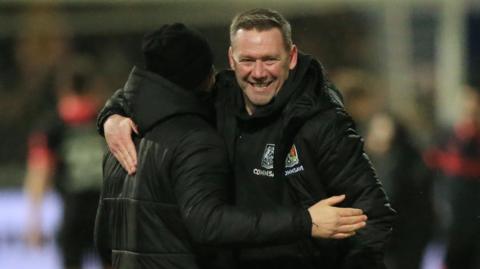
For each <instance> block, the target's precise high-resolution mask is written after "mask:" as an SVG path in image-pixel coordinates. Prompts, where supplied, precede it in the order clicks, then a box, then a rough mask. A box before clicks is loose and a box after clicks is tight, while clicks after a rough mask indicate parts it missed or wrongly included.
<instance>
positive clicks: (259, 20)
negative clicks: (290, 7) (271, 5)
mask: <svg viewBox="0 0 480 269" xmlns="http://www.w3.org/2000/svg"><path fill="white" fill-rule="evenodd" d="M272 28H278V29H279V30H280V32H281V33H282V37H283V42H284V43H285V48H286V49H287V50H290V48H291V47H292V45H293V42H292V28H291V26H290V23H289V22H288V21H287V20H286V19H285V18H284V17H283V16H282V15H281V14H280V13H278V12H277V11H275V10H271V9H263V8H257V9H252V10H248V11H245V12H242V13H240V14H237V15H236V16H235V17H234V18H233V20H232V23H231V24H230V43H232V40H233V38H234V36H235V34H236V33H237V31H238V30H240V29H245V30H252V29H256V30H258V31H264V30H270V29H272Z"/></svg>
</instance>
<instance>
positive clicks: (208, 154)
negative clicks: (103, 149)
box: [95, 68, 311, 268]
mask: <svg viewBox="0 0 480 269" xmlns="http://www.w3.org/2000/svg"><path fill="white" fill-rule="evenodd" d="M123 95H124V97H125V98H124V102H125V105H126V107H125V109H126V110H127V113H128V114H129V115H131V116H132V118H133V120H134V121H135V122H136V123H137V124H138V127H139V131H140V133H141V136H140V137H139V138H136V139H135V142H136V146H137V150H138V167H137V172H136V174H135V175H134V176H129V175H127V174H126V172H125V171H124V170H123V169H122V168H121V166H120V165H119V163H118V162H117V161H116V160H115V158H114V157H113V155H112V154H108V155H107V156H106V158H105V160H104V164H103V168H104V183H103V189H102V196H101V199H100V203H99V209H98V214H97V223H96V233H95V239H96V243H97V247H98V248H99V250H100V252H101V253H102V254H103V256H109V255H110V253H111V255H112V262H113V266H114V268H198V267H199V265H198V264H199V260H198V256H197V255H196V254H197V244H198V243H201V244H227V243H237V244H243V243H244V244H255V243H256V244H261V243H264V242H269V243H272V242H273V243H275V242H277V243H281V242H285V241H292V240H298V239H302V238H308V237H309V234H310V229H311V220H310V217H309V215H308V212H307V210H305V209H302V208H301V207H298V206H296V207H295V206H293V207H283V208H273V209H270V210H268V211H255V210H247V209H240V208H237V207H232V206H229V205H228V204H227V201H228V199H227V197H228V195H227V184H228V182H227V179H229V178H230V175H231V173H230V169H229V163H228V158H227V156H226V152H225V146H224V143H223V140H222V138H221V137H220V136H219V135H218V134H217V133H216V132H215V130H214V129H213V127H211V126H210V124H209V122H208V119H209V118H210V117H211V115H209V114H208V109H206V107H205V106H204V105H203V104H202V103H201V102H199V99H198V98H197V97H196V96H195V95H194V94H193V93H191V92H188V91H186V90H184V89H181V88H179V87H177V86H176V85H174V84H172V83H170V82H169V81H167V80H165V79H163V78H162V77H160V76H158V75H155V74H153V73H150V72H147V71H144V70H141V69H138V68H134V70H133V71H132V73H131V75H130V77H129V79H128V81H127V83H126V85H125V87H124V89H123Z"/></svg>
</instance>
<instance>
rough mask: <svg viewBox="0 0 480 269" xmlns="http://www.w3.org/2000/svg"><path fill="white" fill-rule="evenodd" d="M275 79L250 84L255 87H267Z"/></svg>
mask: <svg viewBox="0 0 480 269" xmlns="http://www.w3.org/2000/svg"><path fill="white" fill-rule="evenodd" d="M272 82H273V80H271V81H264V82H248V83H249V84H250V86H252V87H254V88H266V87H268V86H270V84H272Z"/></svg>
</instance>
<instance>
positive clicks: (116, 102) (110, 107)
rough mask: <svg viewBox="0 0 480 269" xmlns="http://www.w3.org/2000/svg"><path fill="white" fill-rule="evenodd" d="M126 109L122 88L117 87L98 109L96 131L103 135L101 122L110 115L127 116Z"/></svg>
mask: <svg viewBox="0 0 480 269" xmlns="http://www.w3.org/2000/svg"><path fill="white" fill-rule="evenodd" d="M127 111H128V109H127V103H126V99H125V96H124V95H123V89H118V90H117V91H115V93H113V95H112V96H111V97H110V98H109V99H108V100H107V102H106V103H105V106H104V107H103V108H102V109H101V110H100V112H99V113H98V115H97V131H98V133H99V134H100V135H102V136H103V134H104V132H103V124H104V123H105V121H106V120H107V119H108V117H110V116H111V115H114V114H118V115H122V116H127V115H128V113H127Z"/></svg>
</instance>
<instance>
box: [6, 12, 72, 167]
mask: <svg viewBox="0 0 480 269" xmlns="http://www.w3.org/2000/svg"><path fill="white" fill-rule="evenodd" d="M55 8H56V6H55V5H54V4H50V5H46V4H43V5H27V6H26V9H25V11H24V12H23V16H22V17H23V19H22V25H21V27H19V29H21V31H19V32H18V33H16V41H15V45H14V46H15V47H14V63H13V66H12V68H11V69H12V70H13V71H10V72H11V75H14V76H13V77H8V79H5V80H6V82H5V85H3V87H5V91H2V92H0V94H1V95H0V107H2V113H0V123H1V124H2V126H1V127H2V128H0V130H2V132H1V133H0V135H1V137H2V141H1V143H3V144H2V145H5V147H7V146H12V145H15V146H17V147H19V150H16V151H0V154H1V155H0V160H8V161H23V157H24V155H22V153H23V152H25V151H26V149H25V148H23V147H24V145H25V143H23V141H25V139H26V136H27V134H28V132H29V131H30V128H31V126H32V123H33V122H35V121H36V120H37V119H38V117H39V116H40V115H42V114H43V113H48V111H53V110H54V109H55V106H56V93H55V89H57V88H58V86H57V84H58V82H59V80H60V79H61V77H62V76H63V75H62V74H63V73H64V72H63V71H64V67H65V66H67V65H68V64H67V63H68V61H69V55H70V48H71V34H69V33H70V30H69V29H68V24H67V23H66V21H65V20H64V18H63V17H62V16H61V14H60V13H59V12H58V11H57V10H56V9H55Z"/></svg>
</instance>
